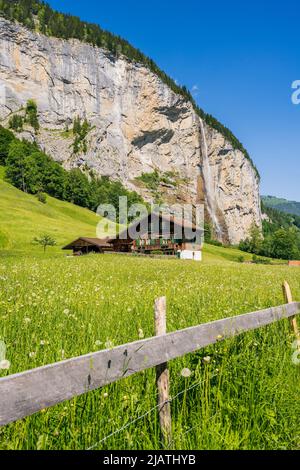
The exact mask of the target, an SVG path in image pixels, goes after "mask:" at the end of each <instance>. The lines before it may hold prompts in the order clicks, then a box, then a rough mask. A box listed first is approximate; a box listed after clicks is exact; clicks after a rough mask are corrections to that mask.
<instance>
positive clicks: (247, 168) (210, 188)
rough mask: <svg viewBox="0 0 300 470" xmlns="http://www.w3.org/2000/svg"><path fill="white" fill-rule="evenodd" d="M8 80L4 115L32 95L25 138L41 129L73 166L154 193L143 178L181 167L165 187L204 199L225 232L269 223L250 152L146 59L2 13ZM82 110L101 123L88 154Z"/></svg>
mask: <svg viewBox="0 0 300 470" xmlns="http://www.w3.org/2000/svg"><path fill="white" fill-rule="evenodd" d="M1 84H2V86H1V89H2V96H3V90H5V99H2V100H1V101H0V119H1V120H2V123H4V124H7V122H8V118H9V116H11V115H12V113H16V112H20V109H21V108H22V106H24V105H25V103H26V101H27V100H28V99H31V98H33V99H34V100H35V101H36V103H37V105H38V110H39V122H40V126H41V129H40V132H39V133H38V135H37V136H34V134H33V133H32V132H28V131H29V130H27V131H26V132H25V133H24V137H26V138H30V139H33V138H36V140H37V141H38V142H39V144H40V145H41V146H42V147H43V148H44V149H45V150H46V151H47V152H48V153H49V154H50V155H51V156H52V157H53V158H54V159H55V160H58V161H61V162H62V163H63V165H64V166H65V168H67V169H69V168H72V167H84V168H92V169H94V170H95V171H96V172H97V173H98V174H99V175H108V176H110V177H112V178H114V179H119V180H121V181H122V182H123V183H124V184H125V185H126V186H127V187H128V188H130V189H135V190H137V191H138V192H140V193H142V194H143V195H144V196H145V197H147V198H149V199H151V198H152V197H153V194H151V192H149V191H148V190H147V189H146V188H144V187H143V186H142V185H141V183H140V182H137V180H136V177H138V176H140V175H141V174H142V173H151V172H153V171H154V170H155V169H159V170H160V171H161V172H169V173H170V172H171V173H172V172H173V173H174V174H175V173H176V175H177V176H178V177H177V183H178V187H177V188H176V191H174V188H172V187H170V188H168V187H167V186H168V185H164V186H162V187H161V188H160V189H161V191H162V193H163V195H164V197H165V198H166V199H168V198H169V199H172V198H173V199H174V197H175V199H177V200H180V201H187V202H194V203H196V202H200V201H203V202H205V204H206V208H207V214H208V216H209V217H210V219H211V221H212V222H213V224H214V227H215V230H216V233H217V235H218V237H219V238H220V239H222V240H224V241H230V242H231V243H237V242H239V240H240V239H242V238H245V236H246V235H247V234H248V231H249V228H250V226H251V224H252V223H253V222H255V223H256V224H258V225H260V224H261V213H260V198H259V181H258V178H257V175H256V173H255V170H254V169H253V166H252V164H251V163H250V161H249V160H248V159H246V157H245V156H244V154H243V153H242V152H240V151H239V150H234V149H233V148H232V145H231V144H230V143H228V142H227V141H226V140H225V139H224V137H223V136H222V135H221V134H219V133H218V132H217V131H215V130H214V129H212V128H210V127H208V126H207V125H206V124H205V123H203V122H202V121H201V120H200V118H199V116H198V115H197V114H196V113H195V111H194V109H193V107H192V104H191V103H189V102H187V101H186V100H185V99H184V98H183V97H181V96H179V95H176V94H175V93H174V92H173V91H171V90H170V89H169V88H168V87H167V86H166V85H165V84H164V83H162V81H161V80H160V79H159V78H158V77H157V76H156V75H154V74H153V73H151V72H150V71H149V70H148V69H147V68H145V67H144V66H141V65H139V64H133V63H131V62H129V61H128V60H127V59H126V58H124V57H120V58H118V59H115V58H114V57H112V56H111V55H110V54H109V53H108V52H106V51H105V50H102V49H98V48H95V47H93V46H91V45H88V44H84V43H82V42H79V41H77V40H69V41H63V40H60V39H55V38H48V37H45V36H42V35H39V34H36V33H32V32H30V31H28V30H26V29H25V28H23V27H21V26H20V25H18V24H14V23H10V22H8V21H6V20H4V19H0V85H1ZM76 116H80V117H81V118H86V119H87V120H88V121H89V122H90V124H91V126H92V128H91V130H90V132H89V134H88V136H87V138H86V141H87V151H86V153H82V152H81V153H77V154H74V152H73V145H72V144H73V142H74V136H73V135H72V132H65V131H66V127H67V126H69V128H71V127H72V122H73V119H74V117H76Z"/></svg>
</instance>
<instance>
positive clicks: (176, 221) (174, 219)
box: [109, 212, 205, 242]
mask: <svg viewBox="0 0 300 470" xmlns="http://www.w3.org/2000/svg"><path fill="white" fill-rule="evenodd" d="M152 215H155V216H158V214H157V213H155V212H153V213H151V214H148V216H147V217H145V218H144V219H139V220H136V221H135V222H133V224H132V225H131V227H137V226H138V225H139V224H140V223H142V222H143V221H144V220H145V219H146V218H147V219H149V217H151V216H152ZM159 217H160V218H161V219H162V220H165V221H166V222H168V223H169V222H174V224H175V225H178V226H180V227H184V228H188V229H192V230H194V231H197V232H201V233H202V234H203V233H204V232H205V230H204V229H203V228H201V227H199V226H197V225H196V224H194V223H193V222H191V221H189V220H182V219H180V218H178V217H175V216H174V215H170V216H166V215H162V214H159ZM128 230H129V227H128V228H126V229H125V230H123V231H122V232H120V233H119V235H118V236H117V237H116V238H111V239H109V241H110V242H112V241H113V240H116V239H117V238H122V239H125V238H127V234H128Z"/></svg>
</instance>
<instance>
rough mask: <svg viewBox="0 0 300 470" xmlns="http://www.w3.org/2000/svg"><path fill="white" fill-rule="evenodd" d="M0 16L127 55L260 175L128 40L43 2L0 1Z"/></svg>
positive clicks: (237, 145) (188, 95)
mask: <svg viewBox="0 0 300 470" xmlns="http://www.w3.org/2000/svg"><path fill="white" fill-rule="evenodd" d="M0 13H1V14H2V15H3V16H4V17H5V18H7V19H9V20H13V21H14V20H16V21H18V22H19V23H21V24H23V25H24V26H25V27H27V28H29V29H31V30H35V31H38V32H41V33H43V34H45V35H47V36H54V37H57V38H61V39H71V38H72V39H79V40H80V41H84V42H87V43H89V44H92V45H93V46H97V47H101V48H104V49H106V50H108V51H109V52H110V54H111V55H112V57H113V58H117V57H119V56H120V55H124V56H126V57H127V58H128V59H129V60H130V61H133V62H137V63H140V64H143V65H145V66H146V67H147V68H148V69H149V70H151V72H153V73H154V74H156V75H157V76H158V77H159V78H160V79H161V80H162V81H163V82H164V83H165V84H166V85H168V87H169V88H171V89H172V90H173V91H174V92H175V93H177V94H179V95H181V96H183V97H184V98H185V99H186V100H188V101H190V102H191V103H192V104H193V106H194V109H195V111H196V113H197V114H198V115H199V116H200V117H201V118H202V119H203V120H204V121H205V122H206V123H207V124H208V125H209V126H211V127H213V128H214V129H216V130H217V131H218V132H220V133H221V134H222V135H224V137H225V138H226V140H228V141H229V142H230V143H231V145H232V146H233V148H234V149H238V150H240V151H241V152H243V153H244V155H245V157H246V158H247V159H248V160H249V161H250V162H251V164H252V166H253V168H254V170H255V172H256V174H257V176H258V177H259V172H258V170H257V168H256V167H255V165H254V162H253V161H252V159H251V157H250V155H249V153H248V152H247V150H246V149H245V148H244V146H243V145H242V143H241V142H240V141H239V140H238V139H237V138H236V137H235V136H234V135H233V133H232V132H231V131H230V130H229V129H228V128H227V127H225V126H224V125H223V124H221V123H220V122H219V121H218V120H217V119H216V118H214V117H213V116H211V115H210V114H206V113H205V112H204V111H203V110H202V109H201V108H200V107H199V106H198V105H197V104H196V102H195V100H194V98H193V96H192V94H191V93H190V91H189V90H188V89H187V88H186V87H185V86H182V87H181V86H179V85H177V83H176V82H175V81H174V80H173V79H172V78H170V77H169V76H168V75H167V74H166V73H165V72H164V71H163V70H161V69H160V68H159V67H158V66H157V64H156V63H155V62H154V61H153V60H152V59H151V58H149V57H147V56H146V55H145V54H143V53H142V52H141V51H140V50H139V49H137V48H135V47H133V46H132V45H131V44H130V43H129V42H128V41H126V40H125V39H123V38H121V37H120V36H116V35H114V34H112V33H110V32H109V31H105V30H103V29H102V28H101V27H100V26H99V25H97V24H92V23H88V22H84V21H81V20H80V18H78V17H76V16H73V15H68V14H64V13H59V12H57V11H55V10H53V9H52V8H51V7H50V6H49V5H48V4H47V3H45V2H43V1H40V0H0Z"/></svg>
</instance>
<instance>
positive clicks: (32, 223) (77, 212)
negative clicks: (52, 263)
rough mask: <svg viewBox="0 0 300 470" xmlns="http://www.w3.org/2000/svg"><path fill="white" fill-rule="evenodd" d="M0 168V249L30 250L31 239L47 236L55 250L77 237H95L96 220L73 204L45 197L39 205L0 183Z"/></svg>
mask: <svg viewBox="0 0 300 470" xmlns="http://www.w3.org/2000/svg"><path fill="white" fill-rule="evenodd" d="M3 176H4V168H3V167H0V249H14V250H19V249H20V250H24V249H25V250H27V249H28V248H29V247H30V249H33V250H37V249H38V250H40V248H37V247H34V246H32V245H31V242H32V239H33V238H34V237H36V236H38V235H40V234H42V233H49V234H51V235H52V236H53V237H55V239H56V240H57V244H58V248H61V247H62V246H63V245H65V244H67V242H69V241H71V240H74V239H75V238H76V237H79V236H87V237H88V236H90V237H95V236H96V227H97V224H98V222H99V217H97V216H96V214H94V213H93V212H91V211H89V210H87V209H82V208H81V207H78V206H75V205H73V204H70V203H67V202H62V201H58V200H57V199H54V198H51V197H47V203H46V204H42V203H41V202H39V201H38V200H37V198H36V197H34V196H31V195H28V194H25V193H23V192H22V191H19V190H18V189H16V188H14V187H13V186H11V185H10V184H8V183H6V182H5V181H4V180H3Z"/></svg>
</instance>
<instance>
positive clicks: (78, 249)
mask: <svg viewBox="0 0 300 470" xmlns="http://www.w3.org/2000/svg"><path fill="white" fill-rule="evenodd" d="M63 250H73V254H74V255H75V256H80V255H88V254H90V253H104V252H107V251H113V247H112V245H111V243H109V241H108V238H105V239H103V240H101V239H100V238H85V237H81V238H78V239H77V240H75V241H74V242H72V243H70V244H69V245H67V246H65V247H64V248H63Z"/></svg>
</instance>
